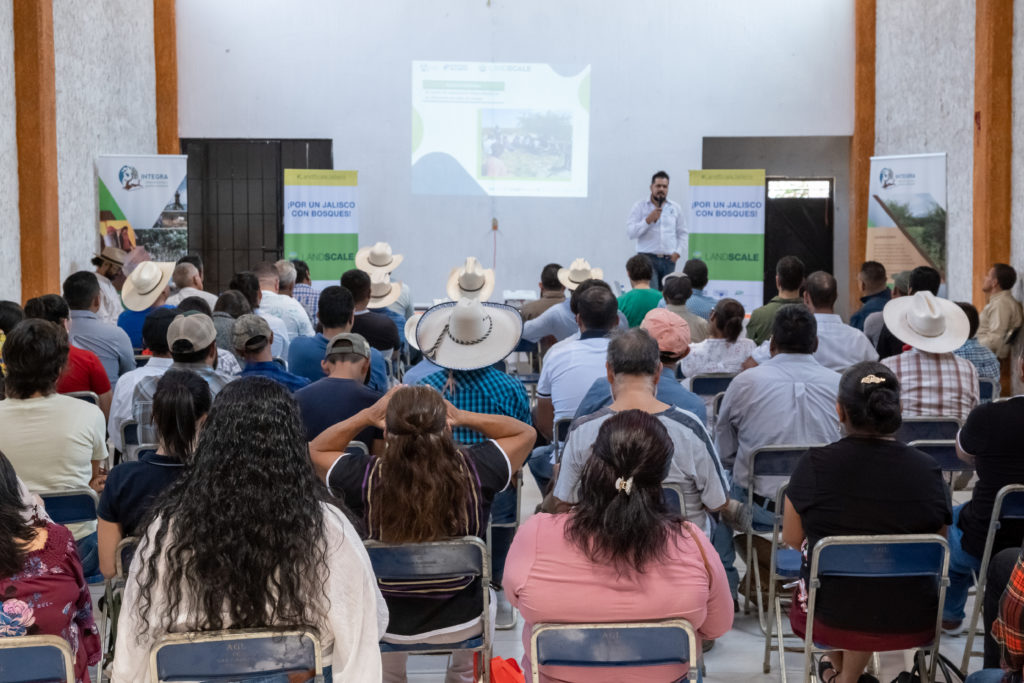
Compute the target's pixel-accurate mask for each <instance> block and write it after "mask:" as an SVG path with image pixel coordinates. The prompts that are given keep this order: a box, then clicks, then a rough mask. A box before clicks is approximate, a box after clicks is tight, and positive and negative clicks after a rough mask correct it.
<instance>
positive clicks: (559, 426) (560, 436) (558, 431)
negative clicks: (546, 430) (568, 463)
mask: <svg viewBox="0 0 1024 683" xmlns="http://www.w3.org/2000/svg"><path fill="white" fill-rule="evenodd" d="M573 419H574V418H571V417H562V418H559V419H557V420H555V424H554V429H552V432H553V436H554V439H552V442H553V445H554V447H555V462H556V463H560V462H562V450H563V449H564V448H565V440H566V439H568V438H569V428H570V427H571V426H572V421H573Z"/></svg>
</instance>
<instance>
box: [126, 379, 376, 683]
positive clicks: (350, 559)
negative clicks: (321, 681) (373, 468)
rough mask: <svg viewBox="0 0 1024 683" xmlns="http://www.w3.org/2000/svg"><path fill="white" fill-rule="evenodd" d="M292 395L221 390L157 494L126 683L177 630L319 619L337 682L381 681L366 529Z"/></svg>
mask: <svg viewBox="0 0 1024 683" xmlns="http://www.w3.org/2000/svg"><path fill="white" fill-rule="evenodd" d="M303 437H304V433H303V429H302V423H301V421H300V420H299V414H298V408H297V407H296V405H295V402H294V400H293V399H292V397H291V395H290V394H289V393H288V390H287V389H285V388H284V387H283V386H281V385H280V384H278V383H277V382H274V381H273V380H270V379H266V378H264V377H245V378H242V379H239V380H236V381H234V382H231V383H230V384H228V385H227V386H226V387H225V388H224V389H223V390H222V391H221V392H220V393H219V394H218V395H217V398H216V400H215V401H214V403H213V407H212V408H211V409H210V413H209V417H208V419H207V421H206V423H205V425H204V426H203V429H202V430H201V431H200V432H199V441H198V444H197V445H196V448H195V452H194V454H193V456H192V463H191V465H190V466H189V467H187V468H186V469H185V471H184V472H182V474H181V476H180V477H179V478H178V480H177V481H176V482H175V483H174V484H173V485H171V486H170V487H169V488H168V489H167V490H166V491H164V493H163V494H162V495H161V496H160V498H158V499H157V501H156V503H155V504H154V507H153V511H152V519H153V522H152V523H151V524H150V525H149V527H148V529H147V531H146V534H145V535H144V537H143V540H142V543H141V545H140V547H139V550H138V552H137V553H136V556H135V561H134V562H133V563H132V569H131V572H130V575H129V580H128V586H127V588H126V590H125V597H124V604H123V607H122V610H121V623H120V624H119V626H118V630H119V631H120V633H121V634H122V635H121V637H119V638H118V639H117V649H116V652H115V657H114V673H113V681H114V682H115V683H117V682H118V681H121V682H124V683H129V682H131V683H134V682H135V681H144V680H148V679H149V676H150V673H149V651H150V648H151V647H152V646H153V645H154V644H155V643H156V641H157V640H159V638H160V637H161V636H162V635H164V634H165V633H169V632H180V631H216V630H219V629H225V628H259V627H268V626H279V627H290V626H299V625H309V626H312V627H314V628H316V629H317V630H318V631H319V634H320V639H321V642H322V644H323V648H324V660H325V663H326V664H329V665H331V666H332V667H333V671H332V673H333V680H334V681H336V682H337V683H341V682H342V681H372V680H379V679H380V675H381V673H380V672H381V669H380V650H379V648H378V645H377V643H378V641H379V639H380V636H381V635H382V633H383V630H384V625H385V624H386V622H387V612H386V609H385V608H384V605H383V600H381V599H380V592H379V591H378V590H377V586H376V581H375V580H374V577H373V570H372V568H371V567H370V562H369V558H368V557H367V555H366V551H365V549H364V548H363V545H362V543H361V542H360V540H359V536H358V534H357V533H356V531H355V529H353V527H352V525H351V523H350V522H349V521H348V519H347V518H346V517H345V515H344V514H342V512H341V511H340V510H339V509H337V508H336V507H334V506H333V505H332V504H331V503H330V497H329V495H328V493H327V490H326V489H325V488H324V486H323V484H321V483H320V482H319V481H318V480H317V477H316V474H315V473H314V471H313V468H312V467H311V465H310V462H309V457H308V451H307V448H306V443H305V441H304V438H303Z"/></svg>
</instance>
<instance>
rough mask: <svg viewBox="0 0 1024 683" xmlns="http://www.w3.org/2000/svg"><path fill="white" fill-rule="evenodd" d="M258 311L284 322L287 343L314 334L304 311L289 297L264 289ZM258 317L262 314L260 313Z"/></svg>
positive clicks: (307, 315) (311, 324)
mask: <svg viewBox="0 0 1024 683" xmlns="http://www.w3.org/2000/svg"><path fill="white" fill-rule="evenodd" d="M260 311H263V312H265V313H269V314H270V315H274V316H277V317H278V318H280V319H281V320H283V321H284V325H285V329H286V330H287V331H288V339H289V341H290V340H292V339H295V338H296V337H312V336H313V335H315V334H316V330H314V329H313V323H312V322H310V320H309V314H308V313H306V309H305V308H303V307H302V304H300V303H299V302H298V301H296V300H295V299H293V298H291V297H290V296H285V295H284V294H278V293H276V292H271V291H269V290H266V289H264V290H263V299H261V300H260ZM260 315H263V314H262V313H261V314H260ZM264 317H266V316H264ZM274 334H275V335H276V334H277V332H274ZM274 355H275V356H276V355H277V354H276V353H275V354H274ZM282 357H283V356H282Z"/></svg>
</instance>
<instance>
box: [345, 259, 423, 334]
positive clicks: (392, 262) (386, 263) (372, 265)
mask: <svg viewBox="0 0 1024 683" xmlns="http://www.w3.org/2000/svg"><path fill="white" fill-rule="evenodd" d="M404 258H405V257H404V256H402V255H401V254H395V253H392V251H391V245H390V244H388V243H387V242H377V243H375V244H373V245H372V246H369V247H362V248H361V249H359V251H357V252H356V259H355V261H356V268H358V269H359V270H361V271H363V272H364V273H367V274H370V275H372V274H373V273H378V272H379V273H391V272H393V271H394V270H395V269H396V268H398V266H399V265H401V263H402V260H403V259H404ZM387 308H388V310H389V311H391V312H392V313H396V314H398V315H400V316H402V319H403V320H408V319H409V318H411V317H412V316H413V315H414V314H415V313H416V311H415V309H414V308H413V305H412V290H410V289H409V285H407V284H405V283H404V282H403V283H402V292H401V294H399V295H398V298H397V299H396V300H395V301H394V302H392V303H391V304H390V305H389V306H388V307H387Z"/></svg>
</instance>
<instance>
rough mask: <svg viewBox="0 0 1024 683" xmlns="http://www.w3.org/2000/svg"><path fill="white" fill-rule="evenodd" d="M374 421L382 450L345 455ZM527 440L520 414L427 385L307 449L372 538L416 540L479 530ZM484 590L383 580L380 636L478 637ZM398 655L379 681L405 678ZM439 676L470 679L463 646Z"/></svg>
mask: <svg viewBox="0 0 1024 683" xmlns="http://www.w3.org/2000/svg"><path fill="white" fill-rule="evenodd" d="M381 423H383V424H384V433H385V441H386V445H385V448H384V451H383V453H382V454H381V455H380V456H376V455H365V454H363V453H360V452H351V453H344V452H343V451H344V449H345V447H346V446H347V445H348V443H349V442H350V441H351V440H352V439H354V438H355V437H356V435H357V434H359V433H360V432H362V431H363V430H364V429H366V428H367V427H370V426H373V425H379V424H381ZM449 425H451V427H465V428H468V429H472V430H474V431H476V432H480V433H482V434H483V435H484V437H485V438H486V439H487V440H486V441H481V442H480V443H477V444H475V445H473V446H469V447H462V448H460V447H458V446H457V445H456V443H455V441H454V439H453V438H452V431H451V427H450V426H449ZM535 438H536V433H535V432H534V430H533V429H532V428H531V427H530V426H529V425H527V424H524V423H522V422H519V421H518V420H514V419H512V418H510V417H505V416H501V415H485V414H480V413H470V412H466V411H463V410H459V409H458V408H456V407H454V406H452V405H451V404H449V403H446V402H445V400H444V399H443V398H441V395H440V394H439V393H438V392H436V391H434V390H433V389H429V388H427V387H402V388H399V389H396V390H394V391H392V392H389V393H388V394H386V395H385V396H384V397H382V398H381V399H380V400H379V401H378V402H377V403H376V404H374V405H373V406H372V407H370V408H367V409H365V410H361V411H360V412H358V413H356V414H355V415H354V416H352V417H351V418H349V419H347V420H345V421H343V422H340V423H338V424H336V425H334V426H333V427H331V428H330V429H328V430H327V431H325V432H323V433H322V434H320V436H318V437H317V438H316V439H314V440H313V441H312V443H310V444H309V452H310V455H311V456H312V459H313V464H314V465H315V466H316V470H317V473H318V474H319V475H320V476H321V477H324V479H326V481H327V485H328V486H329V487H330V489H331V490H332V491H334V492H335V494H337V495H340V496H341V498H342V499H343V500H344V501H345V504H346V505H347V506H348V507H349V509H350V510H352V512H353V513H354V514H355V515H356V516H358V517H360V518H361V519H363V520H364V521H365V523H366V528H367V532H368V536H369V538H370V539H372V540H375V541H383V542H385V543H421V542H425V541H434V540H440V539H445V538H451V537H453V536H454V537H457V536H467V535H468V536H480V537H482V536H483V534H484V533H486V526H487V521H486V520H487V519H488V517H489V514H490V507H491V501H492V500H493V499H494V496H495V494H496V493H498V492H499V491H503V490H505V489H506V488H507V487H508V486H509V485H510V483H511V481H512V476H513V475H514V474H515V473H516V472H517V471H518V470H519V468H520V467H522V465H523V461H524V460H526V456H527V455H528V454H529V453H530V447H531V446H532V445H533V442H534V440H535ZM485 589H486V586H481V585H480V582H479V581H478V580H473V581H472V582H469V583H467V584H464V585H462V586H459V587H456V588H452V589H451V590H450V592H444V593H440V594H439V593H438V592H437V590H436V588H433V589H432V588H430V587H429V586H424V585H422V584H417V583H415V582H410V583H408V584H405V585H395V584H389V585H387V586H382V590H383V591H384V596H385V599H386V600H387V601H388V609H389V611H390V621H389V623H388V629H387V633H386V634H385V635H384V640H385V642H389V641H390V642H399V643H405V642H415V641H419V640H422V639H423V635H422V634H429V633H432V632H436V631H442V632H443V633H441V634H438V635H435V636H434V637H433V638H431V639H430V642H459V641H461V640H465V639H466V638H470V637H473V636H475V635H478V634H479V633H480V631H481V627H482V626H483V625H482V624H481V623H480V600H481V597H482V596H481V591H482V590H485ZM428 593H429V595H430V597H429V599H427V598H424V597H423V596H424V595H426V594H428ZM439 599H442V600H444V602H443V603H441V602H439ZM491 604H492V605H494V602H493V601H492V603H491ZM442 605H443V608H442ZM406 657H407V656H406V655H405V654H404V653H401V654H400V653H385V654H384V655H383V659H384V680H385V681H400V680H405V662H406ZM359 680H370V679H368V678H363V679H359ZM447 680H449V681H456V680H458V681H472V680H473V654H472V653H471V652H466V651H461V652H456V653H454V654H453V655H452V657H451V663H450V664H449V668H448V678H447Z"/></svg>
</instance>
